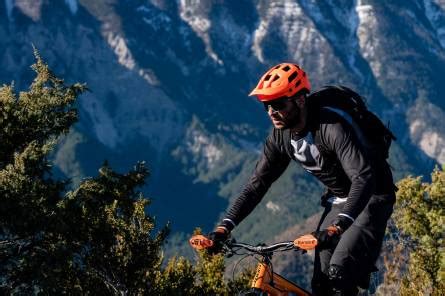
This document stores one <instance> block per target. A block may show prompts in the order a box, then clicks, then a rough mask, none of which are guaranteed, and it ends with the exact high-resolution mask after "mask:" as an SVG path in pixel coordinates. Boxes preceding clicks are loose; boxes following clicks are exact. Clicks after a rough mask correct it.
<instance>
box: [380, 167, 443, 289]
mask: <svg viewBox="0 0 445 296" xmlns="http://www.w3.org/2000/svg"><path fill="white" fill-rule="evenodd" d="M431 180H432V181H431V183H425V182H422V178H421V177H417V178H414V177H407V178H405V179H403V180H401V181H400V182H399V183H398V187H399V191H398V192H397V203H396V207H395V210H394V215H393V219H394V222H395V223H394V225H393V227H392V234H393V235H394V234H397V236H396V237H395V238H394V239H393V240H392V241H391V242H390V243H391V244H392V249H391V250H392V253H391V254H389V255H391V256H392V258H390V259H391V260H389V261H387V262H386V264H385V265H386V267H387V269H388V271H387V273H386V279H385V285H386V286H387V287H386V288H388V287H389V286H393V287H397V288H398V290H399V291H398V293H399V294H400V295H444V291H445V245H444V236H445V171H444V170H439V169H435V170H434V171H433V173H432V174H431Z"/></svg>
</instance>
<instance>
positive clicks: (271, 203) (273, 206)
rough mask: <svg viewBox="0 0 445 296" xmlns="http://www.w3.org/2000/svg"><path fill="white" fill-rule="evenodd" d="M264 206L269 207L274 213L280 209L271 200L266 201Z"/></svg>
mask: <svg viewBox="0 0 445 296" xmlns="http://www.w3.org/2000/svg"><path fill="white" fill-rule="evenodd" d="M266 208H267V209H269V210H270V211H271V212H272V213H274V214H275V213H277V212H279V211H281V207H280V206H279V205H277V204H276V203H274V202H272V201H268V202H267V204H266Z"/></svg>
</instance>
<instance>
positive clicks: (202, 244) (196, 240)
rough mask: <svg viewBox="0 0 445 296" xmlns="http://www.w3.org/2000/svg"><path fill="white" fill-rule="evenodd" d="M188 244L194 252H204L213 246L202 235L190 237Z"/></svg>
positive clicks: (211, 242)
mask: <svg viewBox="0 0 445 296" xmlns="http://www.w3.org/2000/svg"><path fill="white" fill-rule="evenodd" d="M189 243H190V245H191V246H192V248H193V249H195V250H204V249H207V248H210V247H211V246H213V241H212V240H210V239H208V238H207V237H205V236H204V235H202V234H198V235H194V236H192V238H191V239H190V240H189Z"/></svg>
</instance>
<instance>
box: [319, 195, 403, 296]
mask: <svg viewBox="0 0 445 296" xmlns="http://www.w3.org/2000/svg"><path fill="white" fill-rule="evenodd" d="M394 202H395V194H394V193H393V194H387V195H373V196H372V197H371V198H370V200H369V202H368V204H367V205H366V207H365V209H364V210H363V211H362V212H361V213H360V215H359V216H358V217H357V219H356V220H355V221H354V223H353V224H352V225H351V227H349V228H348V229H347V230H346V231H345V232H344V233H343V234H342V236H341V239H340V241H339V242H338V244H337V246H336V247H335V248H333V249H326V250H321V251H318V250H316V252H315V261H314V276H313V279H312V289H313V291H314V292H315V293H316V294H320V295H326V294H325V293H324V292H323V290H324V289H326V287H327V286H329V284H328V276H327V274H328V269H329V266H330V265H331V264H335V265H338V266H341V267H343V269H344V271H345V276H346V277H347V281H348V283H350V284H351V287H357V286H360V287H362V288H365V289H366V288H368V286H367V285H368V284H369V275H370V273H371V272H372V271H374V269H375V262H376V260H377V258H378V256H379V254H380V249H381V246H382V242H383V238H384V235H385V229H386V223H387V221H388V219H389V217H390V216H391V214H392V211H393V205H394ZM343 205H344V204H338V205H332V204H328V205H327V206H326V207H325V211H324V213H323V215H322V217H321V219H320V222H319V224H318V228H317V230H320V229H321V230H323V229H325V228H327V227H328V226H329V225H331V224H332V222H333V221H334V219H335V218H336V217H337V215H338V214H339V213H341V211H342V208H343ZM320 289H321V290H320ZM317 291H318V293H317Z"/></svg>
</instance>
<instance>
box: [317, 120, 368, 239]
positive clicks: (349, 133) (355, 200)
mask: <svg viewBox="0 0 445 296" xmlns="http://www.w3.org/2000/svg"><path fill="white" fill-rule="evenodd" d="M323 138H324V140H325V141H326V143H325V145H326V146H327V147H328V148H329V149H330V150H332V151H334V152H335V154H336V156H337V158H338V160H339V162H340V164H341V166H342V167H343V170H344V171H345V173H346V175H347V176H348V178H349V180H350V181H351V188H350V190H349V194H348V198H347V201H346V204H345V205H344V208H343V211H342V213H341V214H339V216H340V217H343V218H347V219H349V220H350V222H351V224H352V222H353V221H354V220H355V218H357V216H358V215H359V214H360V213H361V211H362V210H363V209H364V208H365V206H366V204H367V203H368V201H369V198H370V197H371V195H372V194H373V193H374V188H375V172H374V171H373V168H372V166H371V159H370V155H369V153H367V151H366V148H365V144H364V143H361V142H360V140H359V137H358V135H356V131H355V130H354V129H353V127H352V126H351V125H350V124H348V123H346V122H344V121H343V119H342V120H341V121H340V122H339V123H335V124H329V125H327V126H326V127H325V131H324V137H323ZM349 225H350V224H349ZM349 225H348V226H349ZM343 230H344V229H343Z"/></svg>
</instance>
